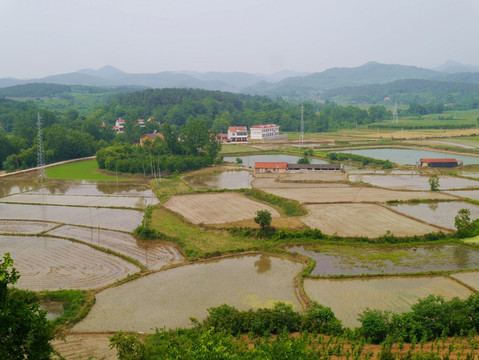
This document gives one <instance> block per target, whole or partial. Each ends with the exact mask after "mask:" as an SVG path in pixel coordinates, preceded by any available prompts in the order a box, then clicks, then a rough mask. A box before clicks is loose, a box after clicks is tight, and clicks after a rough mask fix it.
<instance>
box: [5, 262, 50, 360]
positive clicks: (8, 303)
mask: <svg viewBox="0 0 479 360" xmlns="http://www.w3.org/2000/svg"><path fill="white" fill-rule="evenodd" d="M10 267H12V269H11V270H9V268H10ZM19 278H20V275H19V274H18V272H17V271H16V269H15V268H13V260H12V259H11V258H10V254H9V253H6V254H5V255H4V256H3V261H0V359H2V360H25V359H38V360H46V359H50V355H51V354H52V353H53V347H52V346H51V344H50V340H52V339H53V332H52V326H51V325H50V324H49V323H48V321H47V319H46V317H45V315H46V312H45V311H42V310H40V309H39V305H38V303H30V302H28V301H27V300H26V299H25V298H24V297H22V296H21V293H19V292H12V291H11V290H10V288H9V285H13V284H15V283H16V282H17V281H18V279H19Z"/></svg>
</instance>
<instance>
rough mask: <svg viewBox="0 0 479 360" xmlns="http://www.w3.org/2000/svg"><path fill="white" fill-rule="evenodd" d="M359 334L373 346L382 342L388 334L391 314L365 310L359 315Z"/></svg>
mask: <svg viewBox="0 0 479 360" xmlns="http://www.w3.org/2000/svg"><path fill="white" fill-rule="evenodd" d="M358 320H359V322H360V323H361V328H360V333H361V335H363V336H364V337H365V338H367V339H369V341H371V342H372V343H373V344H379V343H381V342H383V341H384V340H385V339H386V337H387V336H388V334H389V332H390V326H391V313H390V312H389V311H381V310H371V309H369V308H367V309H366V310H364V311H363V313H362V314H360V315H359V318H358Z"/></svg>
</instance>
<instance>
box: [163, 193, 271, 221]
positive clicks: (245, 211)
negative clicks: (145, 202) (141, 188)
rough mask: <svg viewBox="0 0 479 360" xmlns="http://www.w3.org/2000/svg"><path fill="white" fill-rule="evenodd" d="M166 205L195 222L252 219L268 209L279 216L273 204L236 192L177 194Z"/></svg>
mask: <svg viewBox="0 0 479 360" xmlns="http://www.w3.org/2000/svg"><path fill="white" fill-rule="evenodd" d="M164 206H165V207H166V208H168V209H170V210H172V211H175V212H177V213H179V214H181V215H182V216H184V217H185V218H186V219H187V220H188V221H191V222H192V223H193V224H200V223H204V224H221V223H226V222H231V221H239V220H244V219H252V218H254V217H255V216H256V211H258V210H268V211H270V212H271V215H272V216H273V217H279V213H278V212H277V211H276V210H275V209H273V208H272V207H271V206H268V205H265V204H263V203H261V202H258V201H254V200H250V199H248V198H247V197H245V196H242V195H239V194H235V193H216V194H195V195H177V196H173V197H171V198H170V200H168V201H167V202H166V203H165V204H164Z"/></svg>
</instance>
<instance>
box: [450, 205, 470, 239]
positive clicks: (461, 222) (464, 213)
mask: <svg viewBox="0 0 479 360" xmlns="http://www.w3.org/2000/svg"><path fill="white" fill-rule="evenodd" d="M470 224H471V210H469V209H465V208H463V209H460V210H459V211H458V212H457V215H456V217H455V218H454V226H455V227H456V229H457V233H458V234H459V235H463V234H464V233H465V232H466V230H467V228H468V227H469V225H470Z"/></svg>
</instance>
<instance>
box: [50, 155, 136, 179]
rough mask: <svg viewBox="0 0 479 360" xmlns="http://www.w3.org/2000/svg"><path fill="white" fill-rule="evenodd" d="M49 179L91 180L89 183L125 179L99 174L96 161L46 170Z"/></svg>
mask: <svg viewBox="0 0 479 360" xmlns="http://www.w3.org/2000/svg"><path fill="white" fill-rule="evenodd" d="M46 172H47V178H49V179H68V180H91V181H116V180H119V181H125V180H131V179H130V178H127V177H121V176H119V177H116V176H111V175H105V174H102V173H100V169H99V168H98V164H97V162H96V160H85V161H78V162H74V163H69V164H63V165H58V166H54V167H50V168H47V169H46Z"/></svg>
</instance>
